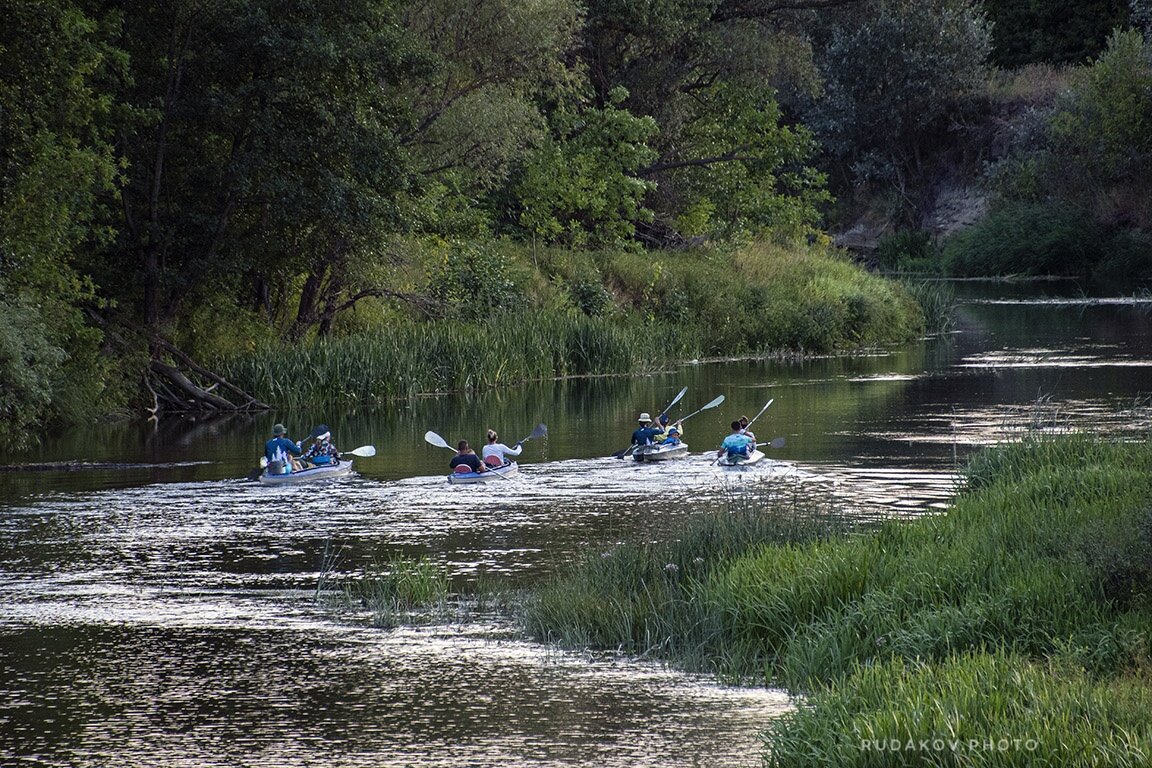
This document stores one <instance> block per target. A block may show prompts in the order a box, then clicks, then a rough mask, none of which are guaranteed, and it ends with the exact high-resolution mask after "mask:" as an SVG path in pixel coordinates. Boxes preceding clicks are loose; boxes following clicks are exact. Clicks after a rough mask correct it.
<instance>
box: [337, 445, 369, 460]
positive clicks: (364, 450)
mask: <svg viewBox="0 0 1152 768" xmlns="http://www.w3.org/2000/svg"><path fill="white" fill-rule="evenodd" d="M341 453H342V454H347V455H351V456H363V457H365V458H370V457H372V456H375V455H376V446H374V445H362V446H360V447H359V448H356V449H354V450H351V451H341Z"/></svg>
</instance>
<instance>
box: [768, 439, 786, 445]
mask: <svg viewBox="0 0 1152 768" xmlns="http://www.w3.org/2000/svg"><path fill="white" fill-rule="evenodd" d="M768 445H770V446H772V447H773V448H783V447H784V438H782V437H777V438H775V439H773V440H772V442H770V443H768Z"/></svg>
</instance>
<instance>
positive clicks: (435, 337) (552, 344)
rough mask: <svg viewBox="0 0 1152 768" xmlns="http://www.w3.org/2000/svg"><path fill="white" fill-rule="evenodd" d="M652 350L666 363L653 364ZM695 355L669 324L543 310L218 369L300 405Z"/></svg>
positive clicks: (329, 343) (241, 360) (243, 359)
mask: <svg viewBox="0 0 1152 768" xmlns="http://www.w3.org/2000/svg"><path fill="white" fill-rule="evenodd" d="M654 349H658V350H661V351H662V353H663V355H665V356H664V357H661V358H660V359H657V360H655V361H654V356H653V350H654ZM696 352H697V346H696V339H694V338H693V337H692V336H691V335H690V334H685V333H683V332H680V331H677V330H676V329H674V328H672V327H670V326H667V325H664V324H659V323H656V324H651V325H644V326H641V325H637V326H629V325H620V324H616V323H613V322H611V321H608V320H605V319H601V318H591V317H585V316H582V315H558V314H551V313H545V314H540V315H537V316H532V317H524V318H520V317H515V316H509V317H508V318H507V319H506V320H505V321H504V322H501V323H496V324H491V325H483V326H481V325H474V324H462V323H406V324H399V325H395V326H393V327H391V328H389V329H388V330H387V331H384V332H380V333H373V334H370V335H368V334H366V335H359V336H352V337H346V338H340V339H330V340H322V341H318V342H315V343H313V344H306V345H280V344H277V345H273V346H269V347H267V348H265V349H263V350H261V351H259V352H255V353H251V354H246V355H243V356H235V357H231V358H228V359H226V360H223V361H221V363H220V366H219V368H220V370H221V371H222V373H223V375H224V376H225V377H226V378H228V379H229V380H230V381H232V382H233V383H234V384H236V385H237V386H239V387H241V388H243V389H245V390H247V391H249V392H252V393H254V394H255V395H256V396H257V397H259V398H260V399H262V400H264V401H266V402H272V403H276V404H277V405H278V406H281V407H285V408H292V407H301V406H308V405H333V404H379V403H384V402H387V401H389V400H392V399H394V398H402V397H411V396H414V395H417V394H424V393H433V392H449V391H454V392H457V391H475V390H484V389H490V388H494V387H499V386H504V385H508V384H515V383H519V382H523V381H527V380H533V379H542V378H553V377H564V376H587V375H597V374H626V373H634V372H637V371H647V370H650V368H651V367H652V365H653V364H660V363H662V362H666V361H668V360H674V359H678V358H685V357H691V356H693V355H695V354H696Z"/></svg>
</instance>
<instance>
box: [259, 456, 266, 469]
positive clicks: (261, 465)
mask: <svg viewBox="0 0 1152 768" xmlns="http://www.w3.org/2000/svg"><path fill="white" fill-rule="evenodd" d="M266 466H268V457H267V456H261V457H260V469H264V468H265V467H266Z"/></svg>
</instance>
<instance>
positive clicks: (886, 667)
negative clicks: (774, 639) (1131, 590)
mask: <svg viewBox="0 0 1152 768" xmlns="http://www.w3.org/2000/svg"><path fill="white" fill-rule="evenodd" d="M767 753H768V754H767V759H766V764H767V765H768V766H774V767H775V768H785V767H786V766H800V765H835V766H859V767H860V768H864V767H865V766H920V765H934V766H997V767H999V766H1038V765H1048V766H1062V767H1063V766H1067V767H1068V768H1073V767H1075V766H1084V767H1085V768H1086V767H1087V766H1138V765H1147V764H1148V762H1149V760H1152V686H1150V685H1149V684H1148V681H1146V680H1139V679H1135V678H1128V677H1125V678H1119V679H1114V680H1108V681H1097V680H1093V679H1092V678H1091V677H1089V676H1088V675H1086V674H1084V673H1083V672H1081V671H1079V670H1075V669H1073V670H1061V669H1055V668H1053V667H1052V666H1051V665H1048V664H1044V663H1036V662H1033V661H1029V660H1028V659H1026V658H1024V657H1021V656H1017V655H1013V654H1010V653H1006V652H1003V651H993V652H991V653H984V652H980V651H967V652H963V653H959V654H956V655H954V656H950V657H949V658H947V659H945V660H944V661H943V662H941V663H939V664H929V663H925V662H921V661H910V660H906V659H889V660H888V661H884V662H880V663H878V664H874V665H870V666H860V667H857V668H856V669H854V670H853V673H852V674H851V675H850V676H848V677H847V678H845V679H844V680H843V681H840V682H837V683H835V684H833V685H832V686H830V687H828V688H827V689H824V690H821V691H819V692H817V693H815V694H814V695H813V696H812V697H811V698H810V699H808V700H806V701H804V702H803V703H802V704H801V705H800V706H799V707H798V708H797V709H796V710H795V711H793V712H791V713H789V714H787V715H785V716H784V717H783V718H782V719H781V720H780V721H779V722H777V723H775V724H774V727H773V728H772V730H771V731H770V732H769V734H768V735H767Z"/></svg>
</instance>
